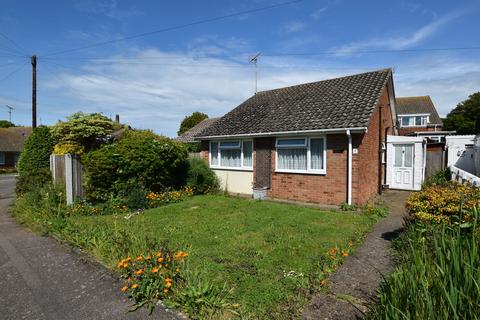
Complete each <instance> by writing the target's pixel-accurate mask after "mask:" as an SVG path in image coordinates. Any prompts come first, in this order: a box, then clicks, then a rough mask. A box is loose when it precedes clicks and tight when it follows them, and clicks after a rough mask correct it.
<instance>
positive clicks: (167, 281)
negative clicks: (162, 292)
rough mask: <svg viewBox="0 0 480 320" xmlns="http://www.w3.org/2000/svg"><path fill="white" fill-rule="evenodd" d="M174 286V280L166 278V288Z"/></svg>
mask: <svg viewBox="0 0 480 320" xmlns="http://www.w3.org/2000/svg"><path fill="white" fill-rule="evenodd" d="M171 286H172V279H170V278H166V279H165V287H167V288H170V287H171Z"/></svg>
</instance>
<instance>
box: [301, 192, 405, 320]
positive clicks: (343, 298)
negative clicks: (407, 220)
mask: <svg viewBox="0 0 480 320" xmlns="http://www.w3.org/2000/svg"><path fill="white" fill-rule="evenodd" d="M408 195H409V192H406V191H393V190H389V191H386V192H385V193H384V195H383V196H382V200H383V201H384V202H385V203H386V204H387V205H388V206H389V208H390V214H389V215H388V216H387V217H386V218H384V219H382V220H380V221H379V222H378V223H377V224H376V225H375V227H374V228H373V230H372V231H371V232H370V233H369V234H368V235H367V237H366V238H365V241H364V243H363V244H362V245H361V246H360V248H358V249H357V250H356V252H355V253H354V254H353V255H351V256H349V257H348V258H347V259H346V261H345V263H344V264H343V265H342V266H341V267H340V268H339V269H338V271H337V272H336V273H335V274H334V275H332V276H331V277H330V279H329V288H330V291H331V293H330V294H319V295H317V296H315V297H314V298H313V299H312V301H311V302H310V304H309V305H308V306H307V307H306V308H305V309H304V311H303V315H302V318H303V319H331V320H333V319H335V320H336V319H338V320H340V319H341V320H348V319H363V318H364V315H365V312H366V311H367V307H368V305H369V304H370V303H372V302H375V300H376V289H377V288H378V285H379V284H380V281H381V280H382V275H386V274H388V273H389V272H390V271H391V270H392V268H393V267H394V261H393V258H392V256H391V254H390V249H391V242H392V240H393V239H395V238H396V237H397V236H398V234H399V232H400V231H401V230H402V227H403V218H404V217H405V201H406V199H407V197H408Z"/></svg>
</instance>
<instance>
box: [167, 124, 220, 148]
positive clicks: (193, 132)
mask: <svg viewBox="0 0 480 320" xmlns="http://www.w3.org/2000/svg"><path fill="white" fill-rule="evenodd" d="M218 119H219V118H207V119H205V120H203V121H202V122H200V123H198V124H197V125H196V126H194V127H193V128H191V129H189V130H187V131H185V132H184V133H183V134H182V135H180V136H178V137H176V138H175V140H177V141H180V142H183V143H198V141H196V140H195V138H196V137H197V136H199V135H200V133H202V131H204V130H205V129H207V128H208V127H210V126H211V125H213V124H214V123H215V122H216V121H217V120H218Z"/></svg>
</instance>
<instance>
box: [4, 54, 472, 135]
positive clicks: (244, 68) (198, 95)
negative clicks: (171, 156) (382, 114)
mask: <svg viewBox="0 0 480 320" xmlns="http://www.w3.org/2000/svg"><path fill="white" fill-rule="evenodd" d="M131 52H134V53H133V54H130V55H128V56H124V57H120V56H112V57H111V60H110V61H108V63H109V64H106V61H101V62H95V61H92V62H90V63H88V64H86V65H84V66H83V67H79V68H77V71H67V72H65V70H64V71H59V72H58V73H57V74H56V76H52V77H50V78H47V79H46V80H45V81H44V82H43V83H44V84H45V86H44V87H43V90H41V92H42V96H41V97H40V101H41V102H43V101H45V100H47V99H45V98H43V97H45V96H44V95H45V94H51V96H53V97H54V100H49V101H45V102H47V103H49V105H45V106H44V107H42V108H40V109H41V112H42V117H44V119H45V118H47V115H48V114H49V113H51V114H54V115H55V118H53V120H50V123H52V122H54V120H56V119H59V118H61V117H63V116H66V115H69V114H71V113H73V112H76V111H79V110H81V111H85V112H103V113H104V114H106V115H111V116H113V115H114V114H116V113H119V114H120V115H121V119H122V121H124V122H126V123H129V124H131V125H132V126H133V127H137V128H149V129H153V130H155V131H156V132H158V133H163V134H166V135H169V136H175V134H176V131H177V130H178V126H179V123H180V122H181V120H182V119H183V117H184V116H185V115H187V114H190V113H192V112H193V111H202V112H205V113H207V114H209V115H210V116H222V115H224V114H225V113H227V112H228V111H230V110H232V109H233V108H234V107H236V106H237V105H239V104H240V103H241V102H242V101H243V100H244V99H246V98H248V97H249V96H251V95H252V94H253V92H254V87H255V82H254V69H253V66H251V65H248V64H247V63H246V62H242V61H243V60H242V59H235V58H234V59H231V58H228V59H227V58H221V57H217V58H206V57H204V58H197V57H194V56H192V55H191V53H190V52H183V53H182V52H176V53H175V52H173V53H172V52H164V51H159V50H156V49H150V50H132V51H131ZM122 58H123V59H124V60H120V59H122ZM322 66H325V67H322ZM439 66H442V67H439ZM337 68H338V69H337ZM365 71H367V70H365V69H360V68H357V67H356V66H355V65H348V64H345V65H339V64H338V61H337V62H336V61H335V59H329V58H328V57H326V58H321V59H319V58H318V57H315V58H311V59H306V58H302V59H300V58H294V57H281V58H280V57H277V58H274V57H268V58H267V57H264V58H262V57H260V63H259V82H258V84H259V90H268V89H273V88H279V87H284V86H289V85H294V84H299V83H305V82H312V81H319V80H323V79H329V78H334V77H337V76H342V75H347V74H354V73H360V72H365ZM394 81H395V92H396V94H397V96H408V95H430V96H431V97H432V99H433V101H434V103H435V105H436V106H437V109H438V111H439V113H440V114H441V115H445V114H447V113H448V111H449V110H451V109H452V108H453V107H454V106H455V105H456V104H457V103H458V102H459V101H462V100H464V99H465V98H467V96H468V95H469V94H472V93H473V92H475V91H478V88H480V63H478V62H477V61H474V60H468V59H460V58H458V57H455V56H450V55H445V54H437V55H435V56H434V57H432V56H431V55H428V56H427V55H425V56H424V57H423V58H422V57H417V58H413V59H412V60H409V61H405V62H403V63H399V64H398V68H397V69H396V72H395V74H394ZM26 100H27V101H28V99H26ZM58 100H61V101H58ZM53 101H56V102H53ZM2 102H3V101H2V98H1V97H0V103H2ZM13 103H15V102H13ZM53 105H61V106H62V108H54V107H53ZM60 113H61V116H60V115H59V114H60ZM52 117H53V116H52Z"/></svg>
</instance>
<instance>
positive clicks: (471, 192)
mask: <svg viewBox="0 0 480 320" xmlns="http://www.w3.org/2000/svg"><path fill="white" fill-rule="evenodd" d="M479 204H480V190H479V189H478V188H475V187H473V186H471V185H467V184H459V183H457V182H449V183H448V184H446V185H432V186H429V187H426V188H424V189H423V190H422V191H419V192H415V193H412V194H411V195H410V196H409V197H408V199H407V205H406V207H407V210H408V213H409V215H410V216H411V217H412V218H413V219H416V220H420V221H423V222H447V223H455V222H459V221H461V222H462V223H463V222H468V221H469V220H471V218H472V217H471V215H470V214H469V212H471V211H467V212H463V210H465V209H466V210H469V209H472V208H474V207H478V206H479Z"/></svg>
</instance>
